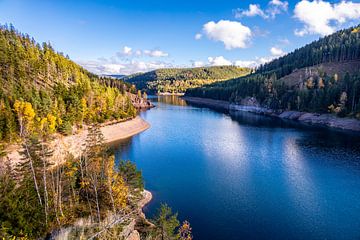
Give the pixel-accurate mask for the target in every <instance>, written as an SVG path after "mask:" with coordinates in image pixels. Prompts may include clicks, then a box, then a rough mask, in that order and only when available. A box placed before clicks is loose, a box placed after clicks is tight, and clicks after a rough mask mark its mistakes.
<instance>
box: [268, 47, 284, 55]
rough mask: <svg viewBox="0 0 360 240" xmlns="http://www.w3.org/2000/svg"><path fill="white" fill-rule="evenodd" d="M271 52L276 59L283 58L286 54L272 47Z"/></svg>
mask: <svg viewBox="0 0 360 240" xmlns="http://www.w3.org/2000/svg"><path fill="white" fill-rule="evenodd" d="M270 52H271V55H273V56H274V57H281V56H283V55H285V52H284V51H283V50H282V49H280V48H277V47H272V48H271V49H270Z"/></svg>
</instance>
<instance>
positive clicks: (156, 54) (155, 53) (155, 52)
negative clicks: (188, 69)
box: [143, 50, 169, 57]
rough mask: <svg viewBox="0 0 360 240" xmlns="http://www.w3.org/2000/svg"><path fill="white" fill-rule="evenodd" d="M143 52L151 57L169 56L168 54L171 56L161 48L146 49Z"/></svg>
mask: <svg viewBox="0 0 360 240" xmlns="http://www.w3.org/2000/svg"><path fill="white" fill-rule="evenodd" d="M143 53H144V55H147V56H149V57H167V56H169V54H168V53H166V52H163V51H161V50H152V51H150V50H144V52H143Z"/></svg>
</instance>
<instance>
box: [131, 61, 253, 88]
mask: <svg viewBox="0 0 360 240" xmlns="http://www.w3.org/2000/svg"><path fill="white" fill-rule="evenodd" d="M249 73H250V69H248V68H240V67H235V66H220V67H200V68H166V69H158V70H155V71H151V72H147V73H140V74H134V75H130V76H128V77H125V78H124V80H125V81H126V82H129V83H132V84H135V85H136V87H137V88H138V89H142V90H147V91H149V92H150V93H184V92H185V91H186V89H189V88H195V87H200V86H203V85H206V84H211V83H214V82H218V81H224V80H227V79H231V78H236V77H240V76H244V75H247V74H249Z"/></svg>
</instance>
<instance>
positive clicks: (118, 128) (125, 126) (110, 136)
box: [101, 117, 150, 143]
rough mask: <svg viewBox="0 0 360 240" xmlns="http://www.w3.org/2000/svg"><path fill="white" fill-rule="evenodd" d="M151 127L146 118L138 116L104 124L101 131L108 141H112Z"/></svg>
mask: <svg viewBox="0 0 360 240" xmlns="http://www.w3.org/2000/svg"><path fill="white" fill-rule="evenodd" d="M149 127H150V124H149V123H147V122H146V121H145V120H144V119H142V118H140V117H136V118H134V119H132V120H129V121H126V122H121V123H117V124H113V125H108V126H104V127H102V128H101V132H102V133H103V134H104V137H105V141H106V143H111V142H114V141H118V140H122V139H126V138H129V137H131V136H134V135H136V134H138V133H141V132H143V131H145V130H146V129H148V128H149Z"/></svg>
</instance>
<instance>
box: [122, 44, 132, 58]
mask: <svg viewBox="0 0 360 240" xmlns="http://www.w3.org/2000/svg"><path fill="white" fill-rule="evenodd" d="M122 54H123V55H125V56H130V55H132V48H131V47H128V46H125V47H124V48H123V50H122Z"/></svg>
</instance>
